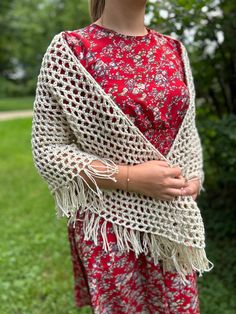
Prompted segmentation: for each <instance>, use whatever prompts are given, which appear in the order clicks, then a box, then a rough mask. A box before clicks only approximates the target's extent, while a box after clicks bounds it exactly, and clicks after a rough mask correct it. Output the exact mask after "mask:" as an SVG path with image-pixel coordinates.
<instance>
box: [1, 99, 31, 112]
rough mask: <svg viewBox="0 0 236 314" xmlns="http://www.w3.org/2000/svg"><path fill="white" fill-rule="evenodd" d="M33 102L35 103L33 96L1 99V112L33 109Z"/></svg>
mask: <svg viewBox="0 0 236 314" xmlns="http://www.w3.org/2000/svg"><path fill="white" fill-rule="evenodd" d="M33 102H34V97H33V96H27V97H12V98H0V112H1V111H11V110H27V109H32V108H33Z"/></svg>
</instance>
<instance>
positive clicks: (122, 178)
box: [80, 160, 127, 190]
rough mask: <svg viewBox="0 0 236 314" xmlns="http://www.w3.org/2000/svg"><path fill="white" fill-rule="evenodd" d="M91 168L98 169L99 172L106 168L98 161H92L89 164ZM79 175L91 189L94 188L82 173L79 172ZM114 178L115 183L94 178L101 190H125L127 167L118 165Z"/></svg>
mask: <svg viewBox="0 0 236 314" xmlns="http://www.w3.org/2000/svg"><path fill="white" fill-rule="evenodd" d="M91 166H93V167H94V168H96V167H98V169H99V171H103V170H104V172H105V171H106V166H105V165H104V164H103V163H102V162H100V161H99V160H94V161H92V162H91ZM103 167H104V168H103ZM80 175H81V176H82V177H83V178H84V179H85V180H86V182H87V183H88V184H89V185H90V186H91V188H93V189H94V188H95V186H94V184H93V182H92V181H91V180H90V179H89V177H88V176H87V175H86V174H85V172H84V171H81V172H80ZM114 178H115V179H116V182H114V181H113V180H111V179H109V178H108V179H101V178H97V177H94V179H95V181H96V183H97V185H98V187H99V188H101V189H109V190H113V189H121V190H126V189H127V166H126V165H118V172H117V173H115V174H114Z"/></svg>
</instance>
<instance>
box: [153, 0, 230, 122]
mask: <svg viewBox="0 0 236 314" xmlns="http://www.w3.org/2000/svg"><path fill="white" fill-rule="evenodd" d="M147 11H148V12H149V11H150V12H153V18H152V20H151V25H152V26H153V27H154V28H157V30H158V31H160V32H162V33H166V34H171V35H173V36H175V37H177V38H178V39H180V40H181V41H183V43H185V44H186V46H187V50H188V51H189V55H190V59H191V65H192V68H193V72H194V79H195V84H196V89H197V97H198V98H203V99H204V100H205V101H207V103H208V106H209V107H210V109H211V111H212V112H214V113H215V114H216V115H218V117H220V118H221V117H222V116H223V115H224V114H229V113H234V114H236V93H235V90H236V89H235V86H236V69H235V65H236V53H235V51H236V49H235V48H236V42H235V12H236V2H235V1H227V0H219V1H213V0H204V1H182V0H178V1H174V0H169V1H161V2H159V1H158V2H155V3H149V4H148V7H147ZM163 12H165V16H164V15H163Z"/></svg>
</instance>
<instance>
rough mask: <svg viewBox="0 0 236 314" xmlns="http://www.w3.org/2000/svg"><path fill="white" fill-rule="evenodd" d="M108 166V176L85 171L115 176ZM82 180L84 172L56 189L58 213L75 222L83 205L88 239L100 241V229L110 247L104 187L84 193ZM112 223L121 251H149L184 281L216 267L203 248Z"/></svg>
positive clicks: (85, 236) (166, 269)
mask: <svg viewBox="0 0 236 314" xmlns="http://www.w3.org/2000/svg"><path fill="white" fill-rule="evenodd" d="M109 170H110V172H109V173H107V174H106V176H105V175H104V172H103V173H101V172H99V171H97V170H95V169H92V167H90V168H89V169H88V170H84V171H85V173H86V175H88V177H89V178H90V179H91V180H93V179H94V178H93V177H92V176H95V175H96V176H98V177H101V176H102V177H103V178H105V177H107V178H108V177H109V178H112V174H114V173H115V172H116V171H117V169H116V168H111V167H110V168H109ZM113 179H114V178H113ZM83 181H84V180H83V178H82V176H79V177H77V180H76V181H71V182H70V183H69V184H68V186H67V187H62V188H60V189H57V190H56V191H54V197H55V201H56V207H57V209H58V215H59V216H60V215H62V216H64V215H66V216H67V217H68V218H69V219H68V224H69V223H73V225H74V226H75V223H76V220H77V219H79V220H81V219H80V218H78V217H76V216H77V215H76V213H77V210H78V208H79V207H80V210H79V215H80V216H81V215H84V217H83V219H82V220H83V232H84V238H85V240H93V241H94V243H95V245H97V243H98V234H99V231H100V234H101V236H102V241H103V249H104V250H105V251H110V246H109V241H108V239H107V221H106V220H104V221H103V222H102V223H101V222H100V219H101V217H100V216H99V215H98V214H97V213H99V212H102V209H103V206H104V203H103V199H102V191H101V190H100V189H99V188H98V186H97V185H96V184H95V186H96V187H97V190H96V191H94V190H93V189H91V188H90V189H89V190H88V191H87V193H85V189H84V188H85V186H84V185H83ZM94 183H95V180H94ZM76 192H77V194H76ZM91 192H92V196H94V194H95V195H96V196H97V197H93V199H94V202H93V203H92V204H91V203H89V204H88V201H87V197H88V195H89V194H90V196H91ZM93 193H94V194H93ZM112 227H113V231H114V234H115V236H116V239H117V241H116V242H117V247H118V250H119V251H120V252H129V251H130V250H132V251H134V253H135V255H136V257H137V256H138V255H139V254H140V253H144V254H145V255H148V254H149V255H150V256H151V257H152V258H153V261H154V264H158V263H159V261H162V263H163V270H164V271H177V272H178V273H179V275H180V277H181V280H182V282H183V283H186V282H187V279H186V276H187V274H188V273H190V272H192V271H194V270H196V271H198V272H199V275H200V276H202V273H203V272H205V271H210V270H211V269H212V268H213V267H214V265H213V263H212V262H210V261H209V260H208V259H207V257H206V254H205V250H204V248H195V247H188V246H185V245H184V244H182V243H177V242H174V241H171V240H169V239H167V238H165V237H162V236H161V235H157V234H148V233H142V235H141V233H140V231H138V230H133V229H128V228H126V227H123V226H120V225H117V224H115V223H112ZM99 228H100V230H99Z"/></svg>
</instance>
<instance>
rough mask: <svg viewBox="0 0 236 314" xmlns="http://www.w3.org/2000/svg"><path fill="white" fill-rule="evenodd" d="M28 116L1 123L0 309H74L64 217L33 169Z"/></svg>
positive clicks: (63, 312) (26, 312) (63, 313)
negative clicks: (57, 210) (57, 214)
mask: <svg viewBox="0 0 236 314" xmlns="http://www.w3.org/2000/svg"><path fill="white" fill-rule="evenodd" d="M30 130H31V119H30V118H27V119H19V120H11V121H2V122H0V133H1V144H0V151H1V154H0V173H1V175H0V186H1V189H0V212H1V224H0V234H1V241H0V278H1V280H0V313H1V314H49V313H50V314H76V313H77V314H78V313H90V312H89V311H88V310H86V309H84V310H81V311H80V312H78V310H77V309H76V308H75V306H74V299H73V275H72V264H71V257H70V251H69V241H68V239H67V232H66V231H67V229H66V222H65V220H57V219H56V218H55V210H54V209H55V207H54V201H53V199H52V196H51V195H50V193H49V191H48V188H47V186H46V184H45V183H44V182H43V180H42V179H41V177H39V175H38V174H37V172H36V169H35V168H34V165H33V161H32V157H31V146H30Z"/></svg>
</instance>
